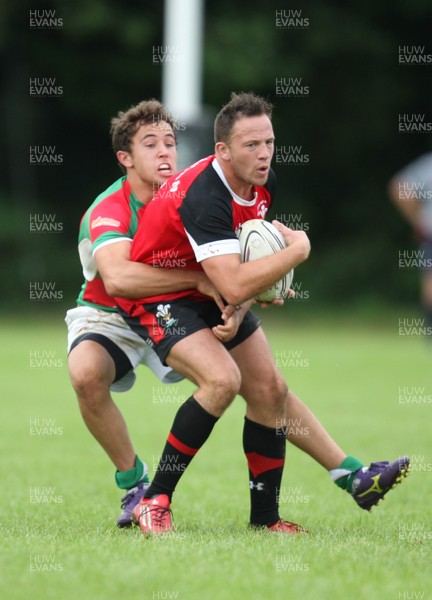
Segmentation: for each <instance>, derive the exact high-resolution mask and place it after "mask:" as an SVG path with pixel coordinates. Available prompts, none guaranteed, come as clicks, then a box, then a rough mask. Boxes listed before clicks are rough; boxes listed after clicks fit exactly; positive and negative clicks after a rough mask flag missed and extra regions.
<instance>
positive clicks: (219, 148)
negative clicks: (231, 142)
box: [215, 142, 231, 160]
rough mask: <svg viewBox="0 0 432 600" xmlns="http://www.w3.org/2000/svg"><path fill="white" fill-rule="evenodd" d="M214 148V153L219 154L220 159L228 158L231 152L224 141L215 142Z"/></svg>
mask: <svg viewBox="0 0 432 600" xmlns="http://www.w3.org/2000/svg"><path fill="white" fill-rule="evenodd" d="M215 150H216V155H217V156H219V157H220V158H221V159H222V160H230V158H231V153H230V150H229V147H228V146H227V145H226V144H225V142H217V143H216V146H215Z"/></svg>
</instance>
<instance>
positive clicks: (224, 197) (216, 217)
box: [178, 169, 236, 246]
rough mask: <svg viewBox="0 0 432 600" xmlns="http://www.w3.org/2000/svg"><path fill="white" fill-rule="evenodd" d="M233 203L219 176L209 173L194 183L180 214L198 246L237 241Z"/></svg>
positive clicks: (207, 171)
mask: <svg viewBox="0 0 432 600" xmlns="http://www.w3.org/2000/svg"><path fill="white" fill-rule="evenodd" d="M212 170H213V169H212ZM231 200H232V199H231V196H230V195H229V192H228V190H227V189H226V188H225V186H224V185H223V184H222V182H221V181H220V179H219V177H218V175H217V174H216V173H214V174H213V173H211V172H210V173H209V170H206V171H204V172H203V173H201V175H200V176H199V177H198V178H197V179H196V180H195V181H194V182H193V184H192V185H191V187H190V188H189V189H188V191H187V193H186V196H185V198H184V200H183V202H182V204H181V206H180V207H179V209H178V212H179V214H180V218H181V220H182V222H183V225H184V228H185V230H186V232H187V233H188V235H189V236H190V237H191V238H192V239H193V240H194V242H195V243H196V245H197V246H202V245H203V244H209V243H214V242H219V241H222V240H227V239H236V235H235V232H234V230H233V217H232V202H231Z"/></svg>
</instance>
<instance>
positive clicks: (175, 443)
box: [168, 433, 199, 456]
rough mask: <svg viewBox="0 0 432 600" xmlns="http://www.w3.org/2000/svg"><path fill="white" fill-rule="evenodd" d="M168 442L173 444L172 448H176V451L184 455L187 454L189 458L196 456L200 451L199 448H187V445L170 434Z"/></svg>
mask: <svg viewBox="0 0 432 600" xmlns="http://www.w3.org/2000/svg"><path fill="white" fill-rule="evenodd" d="M168 442H169V443H170V444H171V446H174V448H175V449H176V450H178V451H179V452H183V454H187V455H188V456H195V454H196V453H197V452H198V450H199V448H191V447H190V446H186V444H183V442H181V441H180V440H178V439H177V438H176V436H175V435H173V434H172V433H170V434H169V436H168Z"/></svg>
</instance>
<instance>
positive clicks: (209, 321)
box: [118, 94, 409, 534]
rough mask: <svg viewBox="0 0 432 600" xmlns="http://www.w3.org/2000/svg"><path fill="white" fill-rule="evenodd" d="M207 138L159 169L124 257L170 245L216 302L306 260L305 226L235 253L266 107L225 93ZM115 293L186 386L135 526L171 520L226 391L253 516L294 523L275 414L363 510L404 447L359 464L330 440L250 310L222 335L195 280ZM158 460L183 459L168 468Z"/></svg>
mask: <svg viewBox="0 0 432 600" xmlns="http://www.w3.org/2000/svg"><path fill="white" fill-rule="evenodd" d="M215 141H216V153H215V156H210V157H207V158H205V159H202V160H201V161H199V162H198V163H195V164H194V165H192V166H191V167H189V168H187V169H185V170H184V171H182V172H181V173H180V174H178V175H176V176H173V177H172V178H170V179H169V181H168V182H167V183H166V184H165V186H163V187H162V189H161V190H160V191H159V193H158V194H157V195H156V197H155V198H154V199H153V201H152V202H151V203H150V204H149V205H148V207H147V209H146V215H145V219H143V220H142V221H141V224H140V227H139V228H138V231H137V233H136V236H135V238H134V241H133V243H132V248H131V258H132V260H135V261H138V262H141V263H144V264H148V265H153V266H158V261H160V260H161V258H163V257H165V256H170V257H171V258H175V259H177V260H180V261H181V262H182V264H183V265H184V266H185V268H188V269H196V270H197V271H200V270H204V272H205V273H206V274H207V275H208V277H209V278H210V280H211V281H212V282H213V283H214V284H215V286H216V288H217V289H218V291H219V292H220V294H221V295H222V297H223V298H224V299H225V301H226V302H227V303H229V304H231V305H234V306H238V305H241V304H242V303H245V302H248V301H249V299H250V298H255V297H257V296H258V295H259V294H260V293H261V292H263V291H265V290H267V289H268V288H269V287H271V285H273V284H274V283H275V282H276V281H278V280H279V279H280V278H281V277H282V276H283V275H284V274H285V273H287V272H288V271H290V270H291V269H292V268H294V267H296V266H297V265H299V264H300V263H301V262H303V261H304V260H306V259H307V257H308V255H309V251H310V244H309V240H308V238H307V236H306V234H305V233H304V232H302V231H292V230H290V229H288V228H286V227H284V226H283V225H282V224H280V223H275V224H276V226H277V227H278V229H279V230H280V231H281V233H282V234H283V235H284V237H285V239H286V241H287V243H288V247H287V248H286V249H284V250H282V251H280V252H278V253H277V254H275V255H273V256H270V257H267V258H263V259H260V260H257V261H254V262H253V263H243V264H242V263H241V262H240V248H239V242H238V240H237V237H236V233H235V232H236V229H237V228H238V227H239V226H240V225H241V224H242V223H243V222H244V221H246V220H249V219H254V218H264V217H265V215H266V213H267V211H268V209H269V207H270V204H271V202H272V199H273V197H274V194H275V177H274V173H273V171H272V170H271V166H270V163H271V159H272V156H273V150H274V134H273V128H272V124H271V106H270V105H269V104H268V103H267V102H266V101H265V100H263V99H262V98H259V97H257V96H255V95H253V94H239V95H236V94H234V95H233V96H232V98H231V101H230V102H229V103H228V104H227V105H225V106H224V107H223V108H222V110H221V111H220V112H219V114H218V115H217V117H216V122H215ZM118 303H119V305H120V307H121V311H120V312H121V314H122V315H123V316H124V318H125V320H126V321H127V323H128V324H129V325H130V327H131V328H132V329H133V331H135V332H136V333H137V334H138V335H140V336H141V337H142V338H143V339H144V340H145V341H146V343H148V344H149V345H150V346H151V347H152V348H153V349H154V350H155V351H156V353H157V354H158V356H159V358H160V360H161V361H162V362H163V363H164V364H166V365H168V366H170V367H171V368H173V369H174V370H175V371H177V372H179V373H181V374H182V375H184V376H185V377H187V378H189V379H190V380H191V381H193V382H194V383H195V384H196V386H197V389H196V390H195V392H194V393H193V395H191V397H190V398H189V399H188V400H187V401H186V402H185V403H184V404H183V405H182V406H181V407H180V408H179V410H178V412H177V414H176V416H175V419H174V422H173V425H172V428H171V431H170V433H169V435H168V439H167V442H166V445H165V448H164V450H163V452H162V455H161V460H160V463H159V467H158V470H157V472H156V474H155V477H154V479H153V481H152V483H151V485H150V487H149V488H148V490H147V491H146V493H145V495H144V498H143V499H142V500H141V501H140V503H139V504H138V505H137V506H136V507H135V509H134V511H133V512H134V515H135V519H136V521H137V522H138V523H139V525H140V527H141V529H142V531H143V532H144V533H156V534H159V533H164V532H167V531H170V530H171V529H172V524H171V509H170V504H171V499H172V495H173V492H174V490H175V488H176V485H177V483H178V482H179V480H180V478H181V476H182V474H183V473H184V471H185V469H186V468H187V466H188V465H189V463H190V462H191V460H192V458H193V456H195V454H196V453H197V452H198V450H199V449H200V447H201V446H202V445H203V444H204V443H205V441H206V440H207V438H208V436H209V435H210V433H211V431H212V429H213V427H214V425H215V424H216V422H217V420H218V419H219V417H220V416H221V415H222V414H223V412H224V411H225V409H226V408H227V407H228V406H229V404H230V403H231V402H232V400H233V399H234V397H235V396H236V394H237V393H239V394H240V395H241V396H243V398H244V399H245V401H246V417H245V423H244V430H243V447H244V451H245V454H246V459H247V463H248V469H249V481H250V497H251V512H250V524H251V525H252V526H257V527H264V528H268V529H269V530H270V531H276V532H283V533H288V534H291V533H299V532H301V531H303V529H302V528H301V527H300V526H299V525H297V524H295V523H292V522H287V521H284V520H283V519H281V517H280V515H279V507H278V492H279V490H280V486H281V478H282V473H283V467H284V460H285V431H286V430H285V427H284V425H285V423H286V422H287V421H286V419H290V420H291V419H297V418H300V422H301V423H302V425H303V426H304V427H305V428H306V427H307V428H308V431H309V434H308V436H302V435H299V436H298V437H297V438H296V437H295V436H294V437H293V439H290V441H292V442H293V443H294V444H296V445H297V446H298V447H300V448H301V449H303V450H305V451H307V452H308V453H309V454H310V455H311V456H313V457H314V458H316V459H317V460H318V462H320V464H322V465H323V466H325V467H326V468H327V469H328V470H329V471H330V474H331V475H332V477H333V479H334V480H335V481H336V483H337V484H338V485H339V486H340V487H342V488H343V489H346V490H347V491H349V492H350V493H351V494H352V496H353V497H354V499H355V500H356V502H357V503H358V504H359V506H361V507H362V508H365V509H367V510H370V508H371V507H372V506H374V505H375V504H376V503H377V502H378V501H379V500H380V499H381V498H382V497H383V496H384V495H385V493H387V492H388V491H389V490H390V489H391V487H393V486H394V484H395V483H397V482H398V481H400V480H401V478H402V477H403V476H404V475H405V474H406V471H407V469H408V466H409V459H408V458H407V457H403V458H401V459H398V460H396V461H393V462H391V463H389V462H380V463H372V464H371V465H370V467H369V468H366V467H364V466H363V464H362V463H361V462H360V461H359V460H358V459H356V458H355V457H352V456H347V455H346V454H345V453H344V452H343V451H342V450H341V449H340V448H339V447H338V446H337V445H336V444H335V443H334V442H333V440H331V438H330V437H329V436H328V434H327V433H326V432H325V430H324V429H323V428H322V426H321V425H320V424H319V422H318V421H317V420H316V418H315V417H314V416H313V415H312V413H310V411H309V410H308V409H307V408H306V407H305V406H304V404H303V403H301V401H300V400H299V399H298V398H297V396H295V394H293V393H292V392H289V391H288V387H287V385H286V382H285V381H284V379H283V377H282V376H281V374H280V373H279V371H278V370H277V368H276V365H275V361H274V359H273V356H272V353H271V349H270V347H269V345H268V342H267V340H266V338H265V335H264V333H263V331H262V328H261V327H260V322H259V320H258V319H257V318H256V317H255V316H254V315H253V313H251V312H248V313H247V314H246V315H245V317H244V319H243V321H242V323H241V324H240V326H239V329H238V332H237V334H236V335H235V336H234V338H233V339H232V340H230V341H229V342H227V343H225V344H222V343H221V342H220V341H218V340H217V339H216V338H215V336H214V335H212V331H211V330H212V327H214V326H215V325H216V324H217V323H219V320H220V311H219V310H218V309H217V308H216V307H215V304H214V303H213V302H209V301H208V298H206V297H205V296H204V295H203V294H202V293H200V292H199V290H183V291H180V292H176V293H163V294H147V295H146V296H145V297H142V298H140V299H136V296H135V299H134V300H133V301H128V300H125V299H122V298H118ZM309 436H311V437H310V439H307V440H306V439H305V438H306V437H307V438H309ZM166 464H170V465H172V464H179V465H181V466H182V468H181V469H176V470H172V469H169V470H168V469H165V468H164V465H166Z"/></svg>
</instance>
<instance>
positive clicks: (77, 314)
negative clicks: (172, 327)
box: [65, 306, 183, 392]
mask: <svg viewBox="0 0 432 600" xmlns="http://www.w3.org/2000/svg"><path fill="white" fill-rule="evenodd" d="M65 321H66V325H67V328H68V352H69V350H70V347H71V345H72V343H73V342H74V340H75V339H76V338H77V337H79V336H81V335H83V334H85V333H98V334H100V335H103V336H105V337H106V338H108V339H109V340H111V341H112V342H113V343H114V344H116V346H118V347H119V348H120V349H121V350H122V351H123V352H124V353H125V354H126V356H127V357H128V359H129V361H130V363H131V365H132V369H131V370H130V371H129V372H128V373H126V375H125V376H124V377H122V378H121V379H119V380H118V381H115V382H114V383H113V384H112V385H111V391H113V392H126V391H127V390H130V389H131V387H132V386H133V384H134V383H135V379H136V375H135V367H137V366H138V365H145V366H146V367H148V368H149V369H150V370H151V371H153V373H154V374H155V375H156V377H158V378H159V379H160V380H161V381H162V382H163V383H177V382H179V381H181V380H182V379H183V376H182V375H180V374H179V373H177V371H174V370H173V369H171V368H170V367H165V366H164V365H163V364H162V363H161V361H160V360H159V358H158V356H157V354H156V352H155V351H154V350H152V349H151V348H149V346H147V344H146V343H145V342H144V340H143V339H142V338H141V337H140V336H139V335H137V334H136V333H134V332H133V331H132V329H130V328H129V326H128V325H126V323H125V322H124V321H123V319H122V317H121V316H120V315H119V314H117V313H113V312H107V311H105V310H100V309H98V308H92V307H91V306H78V307H77V308H71V309H70V310H68V311H67V313H66V318H65Z"/></svg>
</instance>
